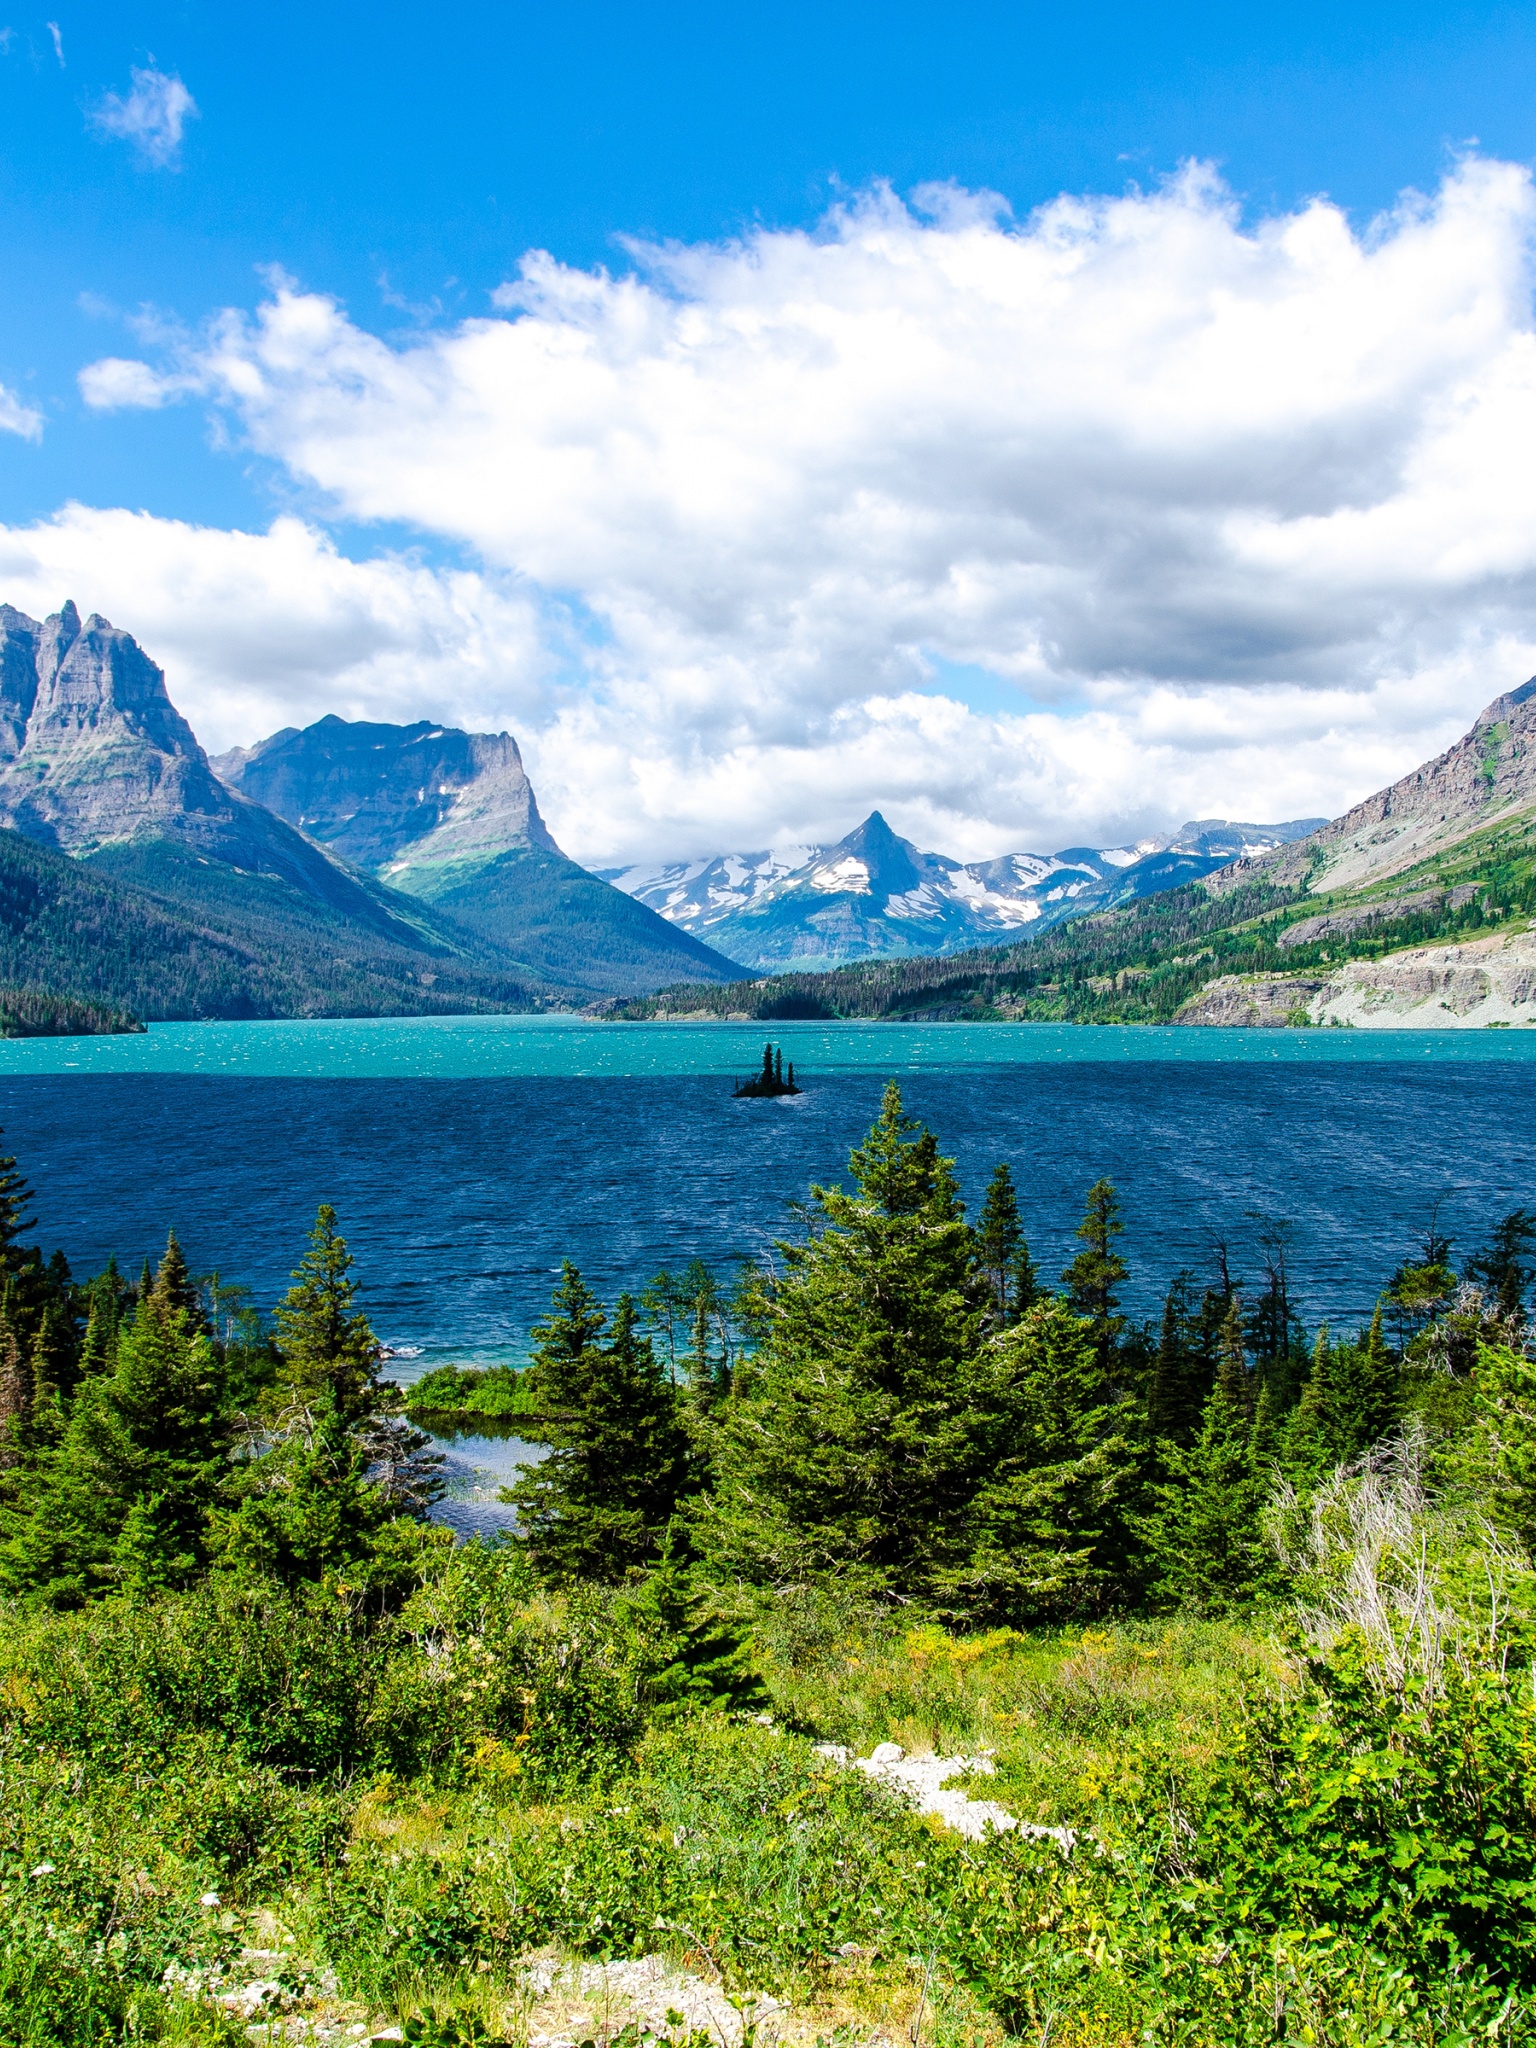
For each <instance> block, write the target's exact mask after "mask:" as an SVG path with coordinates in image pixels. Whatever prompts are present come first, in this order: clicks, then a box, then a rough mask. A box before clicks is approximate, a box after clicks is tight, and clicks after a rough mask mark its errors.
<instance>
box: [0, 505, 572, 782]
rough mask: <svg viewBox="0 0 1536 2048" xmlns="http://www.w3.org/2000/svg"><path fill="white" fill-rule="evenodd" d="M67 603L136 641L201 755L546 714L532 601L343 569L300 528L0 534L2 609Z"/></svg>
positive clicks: (452, 579)
mask: <svg viewBox="0 0 1536 2048" xmlns="http://www.w3.org/2000/svg"><path fill="white" fill-rule="evenodd" d="M66 598H73V599H74V600H75V602H76V603H77V604H78V605H79V607H80V609H81V611H82V612H91V611H98V612H100V613H102V614H103V616H105V617H106V618H109V619H111V620H112V622H113V624H114V625H119V626H122V627H124V628H125V629H126V630H127V631H128V632H130V633H132V634H133V635H134V636H135V637H136V638H137V639H138V640H139V641H140V642H141V644H142V645H143V646H144V647H145V649H146V650H147V651H148V652H149V653H150V654H151V655H152V656H153V658H154V659H155V660H156V661H158V662H159V663H160V665H161V666H162V667H163V668H164V669H165V672H166V682H167V686H168V688H169V690H170V693H171V696H172V698H173V699H174V700H175V703H176V705H177V706H178V708H179V709H180V710H181V711H183V712H184V713H185V714H186V716H187V717H188V718H189V719H190V720H191V722H192V726H193V728H194V730H195V731H196V733H197V735H198V738H199V739H200V740H202V742H203V744H204V745H205V746H206V747H207V748H208V749H209V751H210V752H220V751H222V749H223V748H225V747H228V746H233V745H236V744H238V743H240V742H242V741H250V740H252V739H256V738H259V737H261V736H262V735H264V734H266V733H268V732H272V731H274V730H275V729H276V728H277V727H278V726H281V725H308V724H310V723H311V722H312V721H313V720H314V719H316V718H319V717H321V716H322V715H323V714H324V713H325V712H327V711H335V712H337V713H339V714H340V716H342V717H343V718H380V719H390V720H399V721H401V722H408V721H409V720H411V719H415V718H441V719H444V720H448V721H451V722H453V723H457V724H468V725H473V726H478V727H481V728H484V727H485V726H487V725H493V726H496V727H498V728H499V727H501V726H503V725H506V724H508V723H509V722H510V723H511V724H512V725H513V726H514V728H516V727H527V726H529V725H537V724H539V723H541V722H543V721H545V720H547V719H548V718H549V717H550V716H551V715H552V704H551V698H550V689H549V685H548V681H547V678H548V672H549V667H550V658H549V655H548V653H547V652H546V645H547V643H548V641H549V639H550V638H551V636H552V634H553V633H554V631H555V630H556V627H555V625H553V624H552V623H551V622H549V621H543V622H541V620H540V616H539V614H538V612H537V611H536V609H535V607H534V606H533V604H532V603H530V602H529V601H528V599H527V598H525V597H520V596H519V595H518V594H517V593H515V592H509V591H507V590H505V589H496V588H493V587H492V586H491V585H489V584H488V583H487V582H486V580H485V579H484V578H483V577H480V576H477V575H474V574H472V573H468V572H463V571H437V570H432V569H428V568H424V567H422V566H421V565H420V564H418V563H414V562H411V561H409V560H407V559H404V558H402V557H399V556H388V555H386V556H378V557H375V558H374V559H373V560H371V561H367V562H354V561H350V560H348V558H347V557H346V556H345V555H342V554H340V553H338V552H337V550H336V548H335V547H334V545H333V544H332V543H331V542H330V541H329V540H328V539H327V538H326V537H325V536H324V535H323V534H320V533H317V532H316V531H315V529H314V528H313V527H310V526H307V525H306V524H304V522H303V521H301V520H298V519H294V518H282V519H278V520H277V521H275V522H274V524H273V525H272V527H271V528H270V529H269V530H268V531H267V532H266V533H240V532H233V533H232V532H225V531H223V530H221V529H219V528H214V527H202V526H193V525H189V524H187V523H185V522H183V521H179V520H171V519H157V518H154V517H152V516H151V515H150V514H148V513H144V512H126V511H120V510H109V511H99V510H95V509H93V508H91V507H90V506H85V505H67V506H65V508H64V509H63V511H62V512H60V513H58V514H57V515H56V516H55V517H54V518H52V519H48V520H44V521H41V522H39V523H38V524H36V525H33V526H25V527H15V526H13V527H0V600H3V601H4V602H7V603H10V604H14V605H17V606H19V607H20V609H21V610H23V611H27V612H30V613H31V614H32V616H33V617H34V618H41V617H43V616H45V615H46V614H47V613H49V612H53V611H57V610H58V609H59V607H60V605H62V604H63V602H64V600H65V599H66Z"/></svg>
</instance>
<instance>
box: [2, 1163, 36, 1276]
mask: <svg viewBox="0 0 1536 2048" xmlns="http://www.w3.org/2000/svg"><path fill="white" fill-rule="evenodd" d="M31 1201H32V1190H31V1189H30V1188H29V1187H28V1186H27V1183H26V1182H25V1181H24V1180H23V1179H22V1176H21V1171H20V1168H19V1167H18V1166H17V1164H16V1161H15V1158H14V1157H13V1156H12V1155H11V1154H10V1153H6V1154H5V1155H4V1156H3V1157H0V1269H6V1268H9V1267H11V1266H12V1265H14V1263H15V1260H16V1256H17V1254H18V1253H19V1251H20V1249H21V1234H22V1232H23V1231H24V1230H30V1229H31V1228H32V1218H31V1217H30V1216H28V1215H27V1214H26V1211H27V1209H28V1207H29V1206H30V1204H31Z"/></svg>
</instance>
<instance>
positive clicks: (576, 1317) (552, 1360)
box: [529, 1259, 681, 1415]
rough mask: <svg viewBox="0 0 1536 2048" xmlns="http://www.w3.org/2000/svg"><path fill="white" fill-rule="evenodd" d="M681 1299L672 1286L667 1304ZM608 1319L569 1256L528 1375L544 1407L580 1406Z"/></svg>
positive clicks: (561, 1410)
mask: <svg viewBox="0 0 1536 2048" xmlns="http://www.w3.org/2000/svg"><path fill="white" fill-rule="evenodd" d="M680 1302H681V1293H680V1291H677V1292H674V1291H673V1290H672V1289H671V1287H670V1286H669V1291H668V1303H669V1306H671V1307H672V1308H673V1309H674V1310H675V1309H676V1308H677V1307H678V1306H679V1305H680ZM607 1325H608V1318H607V1316H606V1315H605V1313H604V1312H603V1307H602V1304H601V1303H600V1302H599V1301H598V1298H597V1296H596V1295H595V1294H594V1293H593V1292H592V1290H591V1288H590V1287H588V1285H587V1283H586V1281H585V1280H583V1279H582V1277H581V1275H580V1273H579V1272H577V1270H576V1268H575V1267H574V1266H573V1265H572V1264H571V1262H570V1260H569V1259H567V1260H566V1261H565V1262H564V1264H563V1265H562V1267H561V1269H560V1285H559V1286H558V1287H557V1288H556V1289H555V1296H554V1305H553V1307H552V1309H551V1311H550V1313H549V1315H548V1316H547V1317H546V1318H545V1320H544V1321H543V1322H542V1323H535V1325H534V1327H533V1364H532V1366H531V1367H530V1368H529V1377H530V1381H531V1383H532V1386H533V1390H534V1391H535V1392H536V1393H537V1395H538V1397H539V1403H540V1406H541V1407H542V1408H543V1410H544V1411H545V1413H547V1414H550V1415H565V1414H570V1413H573V1412H574V1411H575V1410H576V1409H577V1408H579V1407H580V1406H581V1403H582V1400H583V1398H584V1396H585V1392H586V1384H587V1378H588V1374H589V1372H590V1371H591V1367H592V1362H593V1360H594V1358H595V1357H596V1355H597V1340H598V1338H599V1337H601V1335H602V1334H603V1331H604V1330H605V1329H606V1328H607Z"/></svg>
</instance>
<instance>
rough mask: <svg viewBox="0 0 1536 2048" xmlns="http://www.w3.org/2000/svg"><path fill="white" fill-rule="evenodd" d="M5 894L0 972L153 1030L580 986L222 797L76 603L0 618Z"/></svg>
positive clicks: (474, 1000) (511, 998) (485, 1001)
mask: <svg viewBox="0 0 1536 2048" xmlns="http://www.w3.org/2000/svg"><path fill="white" fill-rule="evenodd" d="M29 844H30V848H31V851H30V852H28V851H25V850H24V849H27V848H28V846H29ZM44 850H46V852H47V853H48V855H50V856H51V860H52V865H51V866H50V865H49V864H48V862H46V861H44V862H42V864H41V865H39V862H40V860H41V856H42V853H43V851H44ZM82 870H89V871H90V873H91V875H92V876H93V877H94V879H95V885H96V886H95V887H94V889H92V888H87V887H86V885H85V883H84V881H83V879H82ZM109 883H111V884H115V885H116V886H115V888H114V887H108V886H106V885H107V884H109ZM0 891H5V892H9V894H8V895H7V897H6V898H5V900H4V901H0V925H3V926H4V928H5V930H6V932H7V933H8V934H9V936H8V938H6V939H5V941H4V943H3V945H0V952H3V953H4V954H5V961H4V962H0V975H8V976H9V978H10V979H11V981H12V982H13V983H14V985H15V986H16V987H17V988H19V989H29V990H33V991H40V990H53V991H59V992H62V993H64V994H68V995H72V996H76V997H79V998H81V999H85V1000H88V1001H94V1002H104V1003H107V1004H120V1005H125V1006H127V1007H129V1008H131V1009H134V1010H136V1011H137V1012H138V1014H140V1015H144V1016H149V1017H176V1016H288V1015H319V1014H324V1015H340V1014H354V1013H359V1014H379V1013H390V1012H413V1011H423V1010H464V1009H469V1010H477V1009H482V1010H483V1009H498V1010H499V1009H507V1008H526V1007H529V1006H530V1005H531V1004H535V1003H538V1002H547V1001H550V1000H569V999H571V998H572V997H573V996H575V995H579V994H580V993H582V991H581V990H580V989H579V988H575V989H573V988H571V987H569V986H566V985H563V984H559V983H557V982H554V981H553V980H552V978H551V977H549V976H548V975H545V974H542V973H540V972H538V971H536V970H534V969H531V968H529V967H528V966H526V965H525V964H524V963H521V962H519V961H518V960H517V959H516V958H515V956H513V955H511V954H509V953H508V952H507V951H506V950H505V949H504V948H501V947H498V946H496V945H494V944H492V943H490V942H488V941H486V940H485V939H484V938H483V937H481V936H479V935H477V934H474V933H471V932H469V931H467V930H465V929H464V928H463V927H461V926H459V925H457V924H456V923H455V922H454V921H453V920H452V919H450V918H448V917H446V916H443V915H441V914H440V913H438V912H436V911H434V910H433V909H431V908H430V907H429V906H428V905H426V904H423V903H421V902H420V901H418V900H416V899H414V898H412V897H410V896H408V895H405V894H403V893H401V892H398V891H395V890H392V889H389V888H386V887H384V886H382V885H381V884H379V883H378V882H376V881H374V880H373V879H372V878H371V877H369V876H366V875H360V874H358V873H356V872H355V871H354V870H353V869H351V868H349V867H348V866H347V865H346V864H345V863H343V862H341V861H338V860H336V859H334V858H333V857H332V856H331V855H330V854H329V853H327V852H326V851H325V849H324V848H322V847H320V846H317V845H316V844H314V842H313V841H311V840H310V839H308V838H306V837H305V835H304V834H303V833H302V832H299V831H296V830H295V829H294V828H293V827H292V826H291V825H289V824H287V823H285V822H284V820H283V819H281V818H279V817H276V816H275V815H274V814H273V813H272V812H270V811H268V810H266V809H264V808H263V806H262V805H260V804H258V803H255V802H252V801H251V800H250V799H249V798H247V797H244V796H241V795H239V794H238V793H236V792H234V791H231V790H230V789H228V788H227V787H226V786H225V785H224V784H223V783H222V782H221V781H220V780H219V779H218V777H217V776H215V775H214V773H213V771H212V769H211V768H210V766H209V764H208V759H207V756H206V755H205V754H204V753H203V750H202V748H201V747H200V746H199V745H198V743H197V739H196V737H195V735H194V734H193V732H192V729H191V727H190V726H189V725H188V724H187V722H186V720H185V719H184V718H183V717H182V716H181V714H180V713H179V712H178V711H177V710H176V708H175V706H174V705H173V704H172V703H171V700H170V697H169V695H168V694H167V692H166V687H165V677H164V674H163V672H162V671H161V670H160V669H159V668H158V667H157V666H156V665H155V663H154V662H152V661H151V660H150V659H149V657H148V656H147V655H146V654H145V653H144V652H143V650H142V649H141V648H140V647H139V646H138V644H137V643H136V642H135V641H134V640H133V639H132V638H131V637H130V635H128V634H127V633H124V632H121V631H119V630H118V629H117V628H116V627H114V626H112V625H111V624H110V623H109V622H108V621H107V620H106V619H103V618H101V617H99V616H97V615H96V614H94V613H93V614H92V615H91V616H90V617H89V618H88V619H86V620H84V621H83V622H82V620H81V617H80V614H79V612H78V610H77V609H76V607H75V606H74V605H73V604H66V605H65V606H64V607H63V608H62V609H61V610H60V611H59V612H57V613H55V614H54V615H53V616H52V617H51V618H48V619H45V620H42V621H38V620H35V619H31V618H29V617H27V615H26V614H25V613H23V612H20V611H18V610H16V608H15V607H14V606H11V605H4V606H0ZM13 913H14V914H13ZM60 917H64V918H65V919H66V924H65V926H64V927H63V928H62V930H61V928H60V927H59V926H58V922H57V920H58V918H60ZM69 917H74V918H75V920H76V922H77V925H78V930H79V934H80V937H79V942H78V944H72V943H71V942H70V940H69V938H68V923H67V919H68V918H69Z"/></svg>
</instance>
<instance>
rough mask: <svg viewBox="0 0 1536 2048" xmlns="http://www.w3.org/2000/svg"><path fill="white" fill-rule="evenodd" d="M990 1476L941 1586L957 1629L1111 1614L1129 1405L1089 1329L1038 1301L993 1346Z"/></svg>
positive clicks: (1127, 1484) (1121, 1576)
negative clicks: (963, 1553) (965, 1624)
mask: <svg viewBox="0 0 1536 2048" xmlns="http://www.w3.org/2000/svg"><path fill="white" fill-rule="evenodd" d="M980 1377H981V1385H980V1386H979V1388H978V1393H979V1395H980V1398H981V1401H982V1403H983V1404H984V1406H985V1410H986V1413H987V1416H988V1425H987V1432H986V1437H985V1445H986V1452H987V1456H986V1459H985V1468H984V1469H985V1476H984V1478H983V1479H982V1482H981V1484H980V1486H979V1489H978V1491H977V1494H976V1497H975V1500H974V1502H973V1503H972V1506H971V1508H970V1510H969V1515H968V1522H969V1534H970V1548H969V1555H968V1556H967V1557H966V1559H965V1561H964V1563H963V1564H961V1565H960V1566H958V1567H957V1568H955V1569H953V1570H951V1571H949V1572H947V1573H945V1574H943V1575H942V1576H941V1579H940V1581H939V1584H940V1587H941V1589H942V1591H943V1592H944V1593H945V1595H946V1596H947V1604H949V1605H950V1606H951V1609H952V1611H953V1612H954V1613H955V1616H956V1618H957V1619H960V1620H965V1621H970V1622H976V1621H980V1620H984V1619H1002V1620H1008V1621H1012V1622H1018V1623H1021V1624H1023V1623H1038V1622H1045V1621H1061V1620H1064V1619H1067V1618H1070V1617H1071V1616H1074V1615H1080V1614H1083V1613H1085V1612H1090V1613H1091V1612H1095V1611H1097V1610H1099V1609H1100V1608H1102V1607H1104V1606H1106V1605H1109V1604H1113V1603H1114V1601H1115V1600H1116V1599H1117V1598H1118V1597H1120V1596H1122V1595H1123V1593H1124V1590H1125V1587H1126V1584H1127V1580H1128V1578H1129V1575H1130V1570H1131V1564H1130V1559H1129V1556H1128V1551H1127V1540H1128V1531H1127V1527H1126V1523H1125V1510H1126V1508H1127V1506H1128V1505H1129V1501H1130V1497H1131V1490H1132V1486H1133V1483H1134V1479H1135V1464H1136V1460H1135V1454H1134V1453H1133V1451H1132V1449H1131V1446H1130V1443H1129V1441H1128V1431H1129V1429H1130V1426H1131V1422H1132V1416H1133V1410H1132V1404H1131V1403H1130V1402H1129V1401H1127V1400H1125V1399H1123V1398H1121V1397H1119V1396H1118V1395H1117V1393H1116V1391H1115V1390H1114V1389H1113V1388H1112V1387H1111V1386H1110V1385H1109V1384H1108V1383H1107V1382H1106V1379H1105V1376H1104V1372H1103V1368H1102V1367H1101V1365H1100V1363H1099V1349H1098V1343H1097V1340H1096V1338H1095V1334H1094V1330H1093V1325H1092V1324H1091V1322H1089V1321H1088V1319H1087V1318H1086V1317H1082V1316H1077V1315H1074V1314H1073V1313H1072V1311H1071V1309H1070V1308H1068V1306H1067V1305H1066V1303H1065V1302H1061V1301H1055V1300H1047V1301H1041V1302H1037V1303H1036V1304H1035V1306H1034V1307H1033V1308H1031V1309H1030V1310H1029V1312H1028V1313H1027V1314H1026V1315H1025V1317H1024V1319H1023V1321H1022V1322H1020V1323H1018V1324H1016V1325H1015V1326H1014V1327H1013V1328H1012V1329H1009V1330H1007V1331H1005V1332H1003V1333H1002V1334H1001V1335H1000V1336H998V1337H996V1338H994V1339H993V1341H992V1343H991V1344H990V1345H989V1346H988V1347H987V1351H986V1353H985V1355H984V1360H983V1364H982V1368H981V1376H980Z"/></svg>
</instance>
